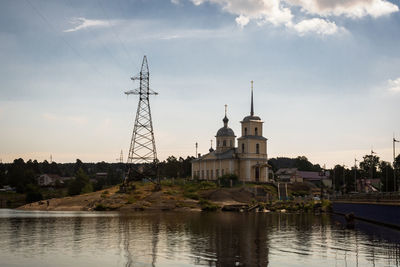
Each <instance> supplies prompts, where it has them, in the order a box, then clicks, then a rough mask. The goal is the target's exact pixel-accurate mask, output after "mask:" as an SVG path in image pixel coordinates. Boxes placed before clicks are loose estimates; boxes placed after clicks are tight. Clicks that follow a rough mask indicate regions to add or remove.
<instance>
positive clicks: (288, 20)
mask: <svg viewBox="0 0 400 267" xmlns="http://www.w3.org/2000/svg"><path fill="white" fill-rule="evenodd" d="M172 1H174V0H172ZM190 1H191V2H192V3H193V4H194V5H197V6H198V5H201V4H203V3H206V2H208V3H211V4H216V5H219V6H221V7H222V10H224V11H226V12H228V13H230V14H234V15H237V16H238V17H236V19H235V21H236V23H237V24H238V25H239V26H240V27H242V28H243V27H244V26H246V25H247V24H248V23H249V22H250V20H255V21H256V22H257V24H258V25H263V24H265V23H271V24H272V25H274V26H280V25H285V26H286V27H288V28H291V29H294V30H296V31H297V32H298V33H300V34H301V35H304V34H305V33H317V34H320V35H331V34H335V33H338V32H340V30H342V29H343V30H344V28H342V27H338V26H337V25H336V23H335V22H334V17H335V16H346V17H349V18H353V19H359V18H362V17H365V16H371V17H374V18H377V17H380V16H384V15H389V14H391V13H394V12H398V11H399V7H398V6H397V5H396V4H393V3H391V2H389V1H387V0H190ZM297 7H299V8H300V12H295V13H296V15H298V16H301V18H297V19H296V17H295V15H294V14H293V13H292V9H293V8H297ZM310 16H316V17H311V18H310ZM328 16H329V17H330V20H331V21H328V20H325V19H322V18H321V17H328ZM304 17H306V18H304ZM299 20H300V22H298V21H299Z"/></svg>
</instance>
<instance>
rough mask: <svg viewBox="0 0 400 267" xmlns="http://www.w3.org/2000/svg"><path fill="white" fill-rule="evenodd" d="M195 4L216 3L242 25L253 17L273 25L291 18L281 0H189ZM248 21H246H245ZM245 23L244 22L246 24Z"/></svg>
mask: <svg viewBox="0 0 400 267" xmlns="http://www.w3.org/2000/svg"><path fill="white" fill-rule="evenodd" d="M191 1H192V3H193V4H195V5H201V4H203V3H205V2H209V3H212V4H217V5H220V6H221V7H222V9H223V10H224V11H226V12H228V13H231V14H236V15H238V17H237V18H236V22H237V23H238V25H239V26H244V24H243V23H245V22H246V21H247V20H250V19H255V20H258V21H261V22H270V23H272V24H274V25H280V24H285V23H287V22H289V21H291V20H292V17H293V15H292V13H291V11H290V9H289V8H287V7H285V6H284V5H283V2H282V1H281V0H277V1H270V0H191ZM247 23H248V21H247ZM247 23H245V24H247Z"/></svg>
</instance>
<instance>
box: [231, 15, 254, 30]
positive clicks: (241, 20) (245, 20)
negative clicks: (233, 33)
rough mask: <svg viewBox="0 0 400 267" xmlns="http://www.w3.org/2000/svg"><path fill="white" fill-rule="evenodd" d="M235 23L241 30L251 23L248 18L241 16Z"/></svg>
mask: <svg viewBox="0 0 400 267" xmlns="http://www.w3.org/2000/svg"><path fill="white" fill-rule="evenodd" d="M235 21H236V23H237V24H238V25H239V26H240V27H241V28H243V27H244V26H246V25H247V24H248V23H249V21H250V19H249V18H248V17H246V16H243V15H240V16H239V17H237V18H236V19H235Z"/></svg>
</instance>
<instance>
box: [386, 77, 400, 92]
mask: <svg viewBox="0 0 400 267" xmlns="http://www.w3.org/2000/svg"><path fill="white" fill-rule="evenodd" d="M387 83H388V90H389V92H391V93H395V94H398V93H400V77H399V78H397V79H396V80H388V82H387Z"/></svg>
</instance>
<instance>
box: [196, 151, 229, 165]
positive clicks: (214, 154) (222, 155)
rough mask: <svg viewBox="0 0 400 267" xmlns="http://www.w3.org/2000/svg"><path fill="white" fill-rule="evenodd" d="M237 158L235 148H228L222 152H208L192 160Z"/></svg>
mask: <svg viewBox="0 0 400 267" xmlns="http://www.w3.org/2000/svg"><path fill="white" fill-rule="evenodd" d="M233 158H235V148H231V149H228V150H226V151H224V152H222V153H217V151H215V150H214V151H212V152H210V153H208V154H205V155H203V156H201V157H200V158H195V159H193V160H192V162H196V161H199V160H216V159H233Z"/></svg>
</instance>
